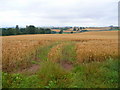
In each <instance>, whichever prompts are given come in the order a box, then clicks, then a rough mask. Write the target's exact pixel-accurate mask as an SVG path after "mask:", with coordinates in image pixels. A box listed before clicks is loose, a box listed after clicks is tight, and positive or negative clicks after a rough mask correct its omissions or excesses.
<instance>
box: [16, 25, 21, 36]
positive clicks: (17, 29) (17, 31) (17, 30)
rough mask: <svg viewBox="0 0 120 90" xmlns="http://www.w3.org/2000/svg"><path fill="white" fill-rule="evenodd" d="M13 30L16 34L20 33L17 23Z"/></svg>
mask: <svg viewBox="0 0 120 90" xmlns="http://www.w3.org/2000/svg"><path fill="white" fill-rule="evenodd" d="M15 30H16V35H19V34H20V30H19V26H18V25H16V28H15Z"/></svg>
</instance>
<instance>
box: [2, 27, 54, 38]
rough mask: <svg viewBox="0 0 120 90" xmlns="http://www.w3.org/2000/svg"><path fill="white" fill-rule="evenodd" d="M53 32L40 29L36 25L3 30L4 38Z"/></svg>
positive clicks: (47, 29)
mask: <svg viewBox="0 0 120 90" xmlns="http://www.w3.org/2000/svg"><path fill="white" fill-rule="evenodd" d="M51 33H52V31H51V29H49V28H38V27H35V26H34V25H29V26H26V28H19V26H18V25H16V27H15V28H2V36H9V35H23V34H51Z"/></svg>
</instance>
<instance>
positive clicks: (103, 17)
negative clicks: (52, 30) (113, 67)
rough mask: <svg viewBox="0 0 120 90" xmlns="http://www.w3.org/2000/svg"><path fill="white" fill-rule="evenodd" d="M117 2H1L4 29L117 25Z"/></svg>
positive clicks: (110, 0) (62, 0) (98, 0)
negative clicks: (11, 27)
mask: <svg viewBox="0 0 120 90" xmlns="http://www.w3.org/2000/svg"><path fill="white" fill-rule="evenodd" d="M118 1H119V0H1V1H0V7H1V8H0V25H1V26H2V27H4V26H15V25H16V24H18V25H20V26H26V25H29V24H33V25H35V26H109V25H117V24H118V22H117V21H118Z"/></svg>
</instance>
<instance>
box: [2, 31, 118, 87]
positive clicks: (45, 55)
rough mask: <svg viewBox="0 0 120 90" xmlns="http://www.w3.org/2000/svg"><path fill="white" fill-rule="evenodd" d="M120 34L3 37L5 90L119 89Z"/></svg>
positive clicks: (110, 32)
mask: <svg viewBox="0 0 120 90" xmlns="http://www.w3.org/2000/svg"><path fill="white" fill-rule="evenodd" d="M117 58H118V31H102V32H84V33H75V34H36V35H16V36H4V37H2V78H3V83H2V84H3V87H4V88H117V87H118V69H117V68H118V59H117Z"/></svg>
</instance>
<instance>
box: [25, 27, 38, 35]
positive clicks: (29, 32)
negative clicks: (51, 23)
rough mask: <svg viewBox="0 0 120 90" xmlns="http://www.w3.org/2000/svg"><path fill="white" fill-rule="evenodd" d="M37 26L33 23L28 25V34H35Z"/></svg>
mask: <svg viewBox="0 0 120 90" xmlns="http://www.w3.org/2000/svg"><path fill="white" fill-rule="evenodd" d="M35 31H36V28H35V26H33V25H30V26H27V27H26V33H27V34H35Z"/></svg>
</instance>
